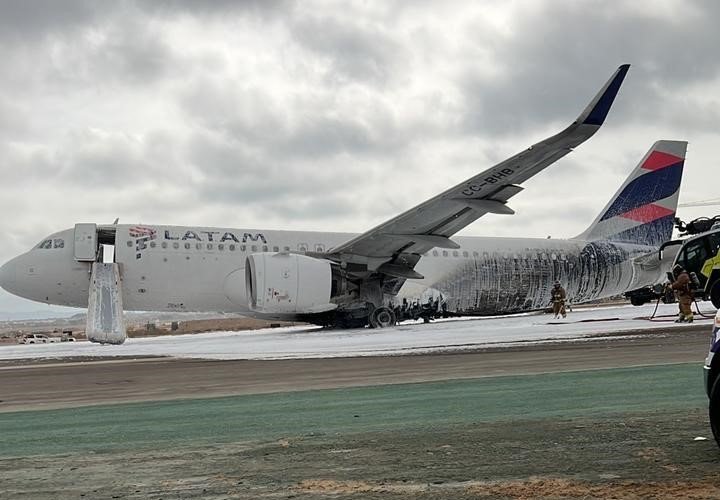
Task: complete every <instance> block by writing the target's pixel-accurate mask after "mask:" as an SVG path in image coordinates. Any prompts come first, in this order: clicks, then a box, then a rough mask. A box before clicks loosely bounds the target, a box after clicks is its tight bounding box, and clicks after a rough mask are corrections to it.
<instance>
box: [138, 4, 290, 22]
mask: <svg viewBox="0 0 720 500" xmlns="http://www.w3.org/2000/svg"><path fill="white" fill-rule="evenodd" d="M136 3H137V5H138V6H139V7H141V8H142V9H145V10H147V11H149V12H154V13H160V14H164V15H175V14H189V15H201V16H207V15H210V16H221V17H223V18H224V17H226V16H227V15H228V14H229V13H236V14H251V15H255V16H258V17H260V18H269V17H274V16H277V15H283V14H285V13H287V12H288V11H290V10H292V9H293V8H294V6H295V4H296V2H295V1H294V0H212V1H206V2H203V1H197V0H138V1H137V2H136Z"/></svg>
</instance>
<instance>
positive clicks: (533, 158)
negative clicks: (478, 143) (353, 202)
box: [324, 64, 630, 279]
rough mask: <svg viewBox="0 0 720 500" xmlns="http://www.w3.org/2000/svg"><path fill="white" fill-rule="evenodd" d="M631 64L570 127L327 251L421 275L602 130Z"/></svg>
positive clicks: (340, 258) (364, 264)
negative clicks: (428, 263) (471, 228)
mask: <svg viewBox="0 0 720 500" xmlns="http://www.w3.org/2000/svg"><path fill="white" fill-rule="evenodd" d="M629 67H630V65H629V64H624V65H622V66H620V67H619V68H618V69H617V71H615V73H614V74H613V75H612V77H611V78H610V80H608V82H607V83H606V84H605V85H604V86H603V87H602V89H601V90H600V92H598V94H597V95H596V96H595V98H594V99H593V100H592V101H591V102H590V104H589V105H588V106H587V108H585V110H584V111H583V112H582V113H581V114H580V116H579V117H578V118H577V120H575V121H574V122H573V123H572V124H571V125H570V126H569V127H567V128H566V129H565V130H563V131H562V132H560V133H558V134H556V135H554V136H552V137H549V138H547V139H545V140H543V141H540V142H538V143H537V144H534V145H533V146H530V147H529V148H528V149H526V150H525V151H522V152H521V153H519V154H517V155H515V156H513V157H511V158H508V159H507V160H505V161H503V162H501V163H498V164H497V165H495V166H494V167H491V168H489V169H487V170H485V171H484V172H482V173H479V174H477V175H475V176H473V177H471V178H469V179H467V180H466V181H464V182H461V183H460V184H458V185H457V186H454V187H452V188H450V189H448V190H447V191H445V192H443V193H441V194H439V195H437V196H435V197H434V198H431V199H429V200H427V201H425V202H423V203H421V204H420V205H417V206H416V207H414V208H411V209H410V210H408V211H406V212H404V213H402V214H400V215H398V216H397V217H393V218H392V219H390V220H388V221H386V222H383V223H382V224H380V225H379V226H377V227H375V228H373V229H371V230H369V231H367V232H365V233H363V234H361V235H359V236H357V237H355V238H353V239H352V240H350V241H348V242H346V243H343V244H341V245H339V246H337V247H335V248H333V249H331V250H329V251H328V252H327V253H326V254H324V257H325V258H329V259H331V260H334V261H336V262H340V263H342V264H344V265H347V264H349V263H350V264H357V265H359V268H358V271H360V269H361V268H364V270H365V271H366V272H367V271H375V272H379V273H384V274H387V275H389V276H394V277H396V278H416V279H418V278H422V276H420V275H419V274H418V273H417V272H415V271H414V270H413V267H415V264H416V263H417V261H418V260H419V254H422V253H424V252H426V251H428V250H430V249H431V248H434V247H438V248H458V247H459V246H458V245H457V243H455V242H454V241H452V240H451V239H450V236H452V235H453V234H455V233H457V232H458V231H460V230H461V229H463V228H464V227H465V226H467V225H469V224H471V223H472V222H474V221H476V220H477V219H479V218H480V217H482V216H483V215H485V214H486V213H496V214H512V213H514V212H513V211H512V210H511V209H510V208H509V207H508V206H507V205H506V203H507V201H508V200H509V199H510V198H511V197H512V196H514V195H516V194H517V193H519V192H520V191H522V189H523V188H522V187H520V186H519V184H520V183H522V182H524V181H526V180H527V179H529V178H530V177H532V176H534V175H535V174H537V173H539V172H540V171H542V170H543V169H544V168H545V167H547V166H548V165H550V164H552V163H554V162H556V161H557V160H559V159H560V158H562V157H563V156H565V155H566V154H568V153H569V152H570V151H572V149H573V148H575V147H576V146H578V145H579V144H581V143H583V142H585V141H586V140H588V139H589V138H590V137H592V136H593V134H595V132H597V130H598V129H599V128H600V126H601V125H602V124H603V122H604V121H605V117H606V116H607V114H608V112H609V111H610V107H611V105H612V103H613V101H614V99H615V96H616V95H617V92H618V90H619V89H620V85H621V84H622V82H623V79H624V78H625V75H626V73H627V71H628V68H629Z"/></svg>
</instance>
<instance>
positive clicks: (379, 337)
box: [0, 304, 715, 360]
mask: <svg viewBox="0 0 720 500" xmlns="http://www.w3.org/2000/svg"><path fill="white" fill-rule="evenodd" d="M654 309H655V305H654V304H653V305H649V304H648V305H645V306H642V307H633V306H629V305H627V306H613V307H597V308H587V309H576V310H575V311H573V312H571V313H569V314H568V317H567V319H560V320H555V319H553V317H552V315H550V314H519V315H512V316H503V317H485V318H453V319H447V320H440V321H437V322H434V323H431V324H422V323H406V324H402V325H399V326H396V327H394V328H387V329H381V330H372V329H367V328H364V329H354V330H323V329H321V328H315V327H287V328H273V329H264V330H254V331H241V332H210V333H202V334H192V335H174V336H164V337H146V338H135V339H128V340H127V341H126V342H125V344H123V345H121V346H111V345H98V344H93V343H90V342H63V343H56V344H41V345H10V346H2V347H0V360H10V359H26V358H51V359H59V358H67V357H78V356H89V357H93V356H172V357H177V358H201V359H291V358H331V357H352V356H383V355H396V354H418V353H427V352H438V351H462V350H466V349H477V348H479V347H489V346H498V345H502V346H513V345H526V344H527V343H528V342H531V343H536V342H546V341H566V340H570V339H578V338H583V337H587V336H589V335H596V334H603V333H608V334H610V333H613V332H618V331H628V330H644V329H650V328H657V327H662V328H668V329H671V328H675V327H677V326H678V325H676V324H675V323H673V322H672V320H673V319H674V315H675V314H676V313H677V305H674V304H668V305H664V304H660V307H659V309H658V312H657V314H658V316H662V317H660V318H656V321H648V320H647V319H643V317H645V318H647V317H648V316H650V315H651V314H652V313H653V310H654ZM704 309H705V311H704V313H705V314H707V315H708V316H713V315H714V313H715V311H714V310H712V311H711V310H707V309H708V307H707V305H705V307H704ZM696 321H698V322H700V321H702V322H705V323H706V324H707V325H708V332H709V330H710V328H711V320H710V319H703V318H701V317H700V316H697V315H696Z"/></svg>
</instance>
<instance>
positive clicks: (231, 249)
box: [228, 243, 235, 252]
mask: <svg viewBox="0 0 720 500" xmlns="http://www.w3.org/2000/svg"><path fill="white" fill-rule="evenodd" d="M228 248H229V249H230V251H231V252H234V251H235V245H233V244H232V243H230V246H229V247H228Z"/></svg>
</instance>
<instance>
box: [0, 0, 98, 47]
mask: <svg viewBox="0 0 720 500" xmlns="http://www.w3.org/2000/svg"><path fill="white" fill-rule="evenodd" d="M110 9H111V4H103V5H101V4H100V3H98V2H94V1H92V0H64V1H62V2H58V1H55V0H2V1H0V39H4V40H6V41H13V42H15V43H22V44H25V43H35V42H37V41H38V40H39V39H45V38H46V37H48V36H50V35H54V34H57V33H64V32H67V31H71V30H75V29H77V28H81V27H84V26H86V25H87V24H89V23H91V22H93V21H94V20H96V19H97V17H98V15H99V14H100V13H101V12H102V11H105V12H107V11H108V10H110Z"/></svg>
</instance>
